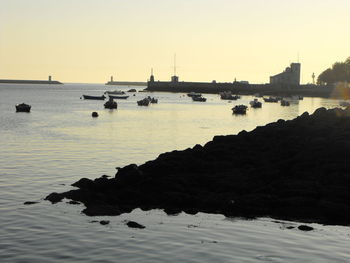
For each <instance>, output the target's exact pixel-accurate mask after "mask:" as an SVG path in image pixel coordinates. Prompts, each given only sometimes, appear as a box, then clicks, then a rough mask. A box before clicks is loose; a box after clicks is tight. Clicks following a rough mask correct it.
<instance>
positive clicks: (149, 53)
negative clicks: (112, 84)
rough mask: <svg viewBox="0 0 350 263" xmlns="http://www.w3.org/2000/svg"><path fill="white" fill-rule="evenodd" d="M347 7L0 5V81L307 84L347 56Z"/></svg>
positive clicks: (310, 0)
mask: <svg viewBox="0 0 350 263" xmlns="http://www.w3.org/2000/svg"><path fill="white" fill-rule="evenodd" d="M349 10H350V1H349V0H294V1H286V0H0V79H47V77H48V75H52V77H53V79H55V80H59V81H62V82H78V83H104V82H106V81H107V80H109V78H110V76H114V80H129V81H146V80H147V79H148V78H149V75H150V72H151V68H153V71H154V76H155V79H156V80H170V77H171V75H173V73H174V67H173V65H174V54H176V64H177V75H179V78H180V81H212V80H216V81H218V82H232V81H233V80H234V79H235V78H236V79H237V80H246V81H249V82H250V83H267V82H269V76H271V75H275V74H277V73H280V72H281V71H283V70H284V69H285V68H286V67H287V66H288V65H289V64H290V63H291V62H297V61H298V59H299V61H300V63H301V67H302V74H301V80H302V83H310V82H312V77H311V75H312V73H313V72H315V74H316V76H317V75H318V74H320V73H321V72H322V71H323V70H325V69H327V68H328V67H331V66H332V64H333V63H334V62H336V61H344V60H345V59H346V58H347V57H350V45H349V43H350V34H349V32H350V31H349V28H350V19H349Z"/></svg>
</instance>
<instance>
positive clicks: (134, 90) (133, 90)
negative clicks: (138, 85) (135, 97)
mask: <svg viewBox="0 0 350 263" xmlns="http://www.w3.org/2000/svg"><path fill="white" fill-rule="evenodd" d="M128 92H136V89H129V90H128Z"/></svg>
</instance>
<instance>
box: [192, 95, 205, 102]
mask: <svg viewBox="0 0 350 263" xmlns="http://www.w3.org/2000/svg"><path fill="white" fill-rule="evenodd" d="M192 100H193V101H200V102H206V101H207V99H206V98H204V97H202V96H200V97H199V96H195V97H192Z"/></svg>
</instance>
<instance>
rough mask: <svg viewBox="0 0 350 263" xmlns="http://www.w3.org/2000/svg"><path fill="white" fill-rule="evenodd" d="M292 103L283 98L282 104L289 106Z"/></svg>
mask: <svg viewBox="0 0 350 263" xmlns="http://www.w3.org/2000/svg"><path fill="white" fill-rule="evenodd" d="M289 105H290V103H289V101H287V100H281V106H289Z"/></svg>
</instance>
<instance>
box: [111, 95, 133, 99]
mask: <svg viewBox="0 0 350 263" xmlns="http://www.w3.org/2000/svg"><path fill="white" fill-rule="evenodd" d="M108 97H110V98H112V99H118V100H126V99H127V98H129V95H113V94H108Z"/></svg>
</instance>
